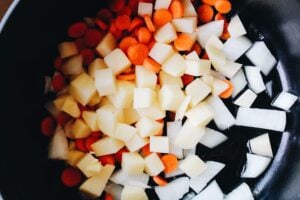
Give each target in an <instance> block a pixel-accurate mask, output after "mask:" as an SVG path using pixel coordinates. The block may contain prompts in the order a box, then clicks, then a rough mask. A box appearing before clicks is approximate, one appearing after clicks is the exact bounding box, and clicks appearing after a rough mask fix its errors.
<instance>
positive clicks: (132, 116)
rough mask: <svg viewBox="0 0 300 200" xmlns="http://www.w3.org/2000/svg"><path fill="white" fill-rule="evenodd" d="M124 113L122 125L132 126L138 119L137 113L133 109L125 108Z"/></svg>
mask: <svg viewBox="0 0 300 200" xmlns="http://www.w3.org/2000/svg"><path fill="white" fill-rule="evenodd" d="M123 112H124V123H126V124H134V123H135V122H137V121H138V120H139V119H140V115H139V113H138V112H137V111H136V110H135V109H134V108H125V109H124V110H123Z"/></svg>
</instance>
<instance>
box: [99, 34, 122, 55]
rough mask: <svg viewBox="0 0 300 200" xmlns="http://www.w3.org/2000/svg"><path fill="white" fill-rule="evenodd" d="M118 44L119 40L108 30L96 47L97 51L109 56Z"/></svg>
mask: <svg viewBox="0 0 300 200" xmlns="http://www.w3.org/2000/svg"><path fill="white" fill-rule="evenodd" d="M116 46H117V41H116V39H115V38H114V36H113V35H112V33H111V32H108V33H107V34H106V35H105V36H104V38H103V39H102V40H101V42H100V43H99V44H98V46H97V47H96V50H97V52H98V53H99V54H100V55H101V56H102V57H105V56H107V55H108V54H109V53H110V52H112V50H114V49H115V48H116Z"/></svg>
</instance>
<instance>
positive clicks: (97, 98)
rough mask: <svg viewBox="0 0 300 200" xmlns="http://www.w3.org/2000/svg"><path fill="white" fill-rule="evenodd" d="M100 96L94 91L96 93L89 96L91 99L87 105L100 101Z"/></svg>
mask: <svg viewBox="0 0 300 200" xmlns="http://www.w3.org/2000/svg"><path fill="white" fill-rule="evenodd" d="M101 99H102V97H100V95H99V93H98V92H96V94H95V95H94V96H93V97H92V98H91V100H90V101H89V102H88V106H91V107H93V106H95V105H97V104H99V103H100V102H101Z"/></svg>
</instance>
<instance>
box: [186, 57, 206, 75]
mask: <svg viewBox="0 0 300 200" xmlns="http://www.w3.org/2000/svg"><path fill="white" fill-rule="evenodd" d="M185 64H186V68H185V74H188V75H192V76H203V75H208V74H209V73H210V69H211V62H210V61H209V60H206V59H199V60H188V59H186V60H185Z"/></svg>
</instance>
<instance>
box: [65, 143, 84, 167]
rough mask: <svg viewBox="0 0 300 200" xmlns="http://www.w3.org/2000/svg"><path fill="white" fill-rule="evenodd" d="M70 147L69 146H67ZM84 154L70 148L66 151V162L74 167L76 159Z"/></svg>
mask: <svg viewBox="0 0 300 200" xmlns="http://www.w3.org/2000/svg"><path fill="white" fill-rule="evenodd" d="M69 148H70V147H69ZM83 156H85V153H83V152H82V151H78V150H70V151H69V153H68V160H67V163H68V164H69V165H71V166H72V167H76V164H77V163H78V161H79V160H80V159H81V158H83Z"/></svg>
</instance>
